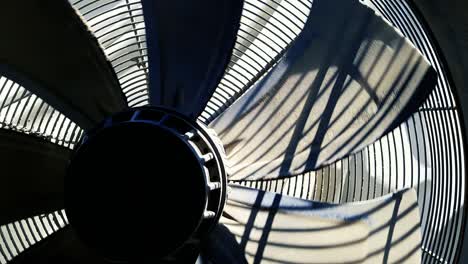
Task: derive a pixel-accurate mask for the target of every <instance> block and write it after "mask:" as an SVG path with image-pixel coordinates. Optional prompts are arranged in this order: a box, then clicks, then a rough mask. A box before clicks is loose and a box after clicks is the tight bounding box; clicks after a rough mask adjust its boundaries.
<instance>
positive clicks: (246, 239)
mask: <svg viewBox="0 0 468 264" xmlns="http://www.w3.org/2000/svg"><path fill="white" fill-rule="evenodd" d="M231 187H232V192H231V193H230V196H229V200H228V202H227V205H226V207H225V210H224V211H225V217H223V218H222V220H221V225H220V226H218V227H217V229H215V231H214V232H213V233H212V234H211V237H210V238H209V239H207V241H206V242H205V243H206V245H205V247H204V249H203V254H204V255H205V257H206V258H208V259H210V260H211V261H212V262H213V263H247V262H248V263H402V262H404V263H419V262H420V261H421V252H420V247H421V233H420V224H419V210H418V204H417V200H416V192H415V191H414V190H412V189H407V190H403V191H400V192H396V193H393V194H390V195H388V196H384V197H381V198H379V199H375V200H371V201H367V202H356V203H350V204H342V205H334V204H327V203H318V202H313V201H306V200H300V199H296V198H292V197H288V196H283V195H280V194H275V193H269V192H263V191H260V190H256V189H250V188H245V187H240V186H239V187H236V186H231ZM218 260H219V261H218ZM223 260H225V261H223ZM220 261H221V262H220Z"/></svg>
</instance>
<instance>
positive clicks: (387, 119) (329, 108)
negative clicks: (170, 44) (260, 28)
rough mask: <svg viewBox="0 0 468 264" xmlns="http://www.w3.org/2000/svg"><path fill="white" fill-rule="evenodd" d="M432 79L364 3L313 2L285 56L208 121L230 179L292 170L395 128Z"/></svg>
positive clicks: (420, 100)
mask: <svg viewBox="0 0 468 264" xmlns="http://www.w3.org/2000/svg"><path fill="white" fill-rule="evenodd" d="M337 6H339V7H340V8H337ZM436 78H437V75H436V73H435V71H434V70H433V69H432V67H431V66H430V65H429V63H428V62H427V61H426V60H425V59H424V58H423V57H422V55H421V54H420V53H419V52H418V51H417V50H416V49H415V48H414V47H413V46H412V45H411V44H410V43H409V42H408V41H407V40H406V39H405V38H404V37H403V36H401V35H400V34H399V33H398V32H396V31H395V30H394V29H393V28H392V27H391V26H390V25H388V24H387V23H386V22H385V21H384V20H382V18H380V17H378V16H377V15H375V13H374V12H373V11H372V10H371V9H370V8H368V7H366V6H364V5H362V4H361V3H359V1H351V0H316V1H314V2H313V4H312V8H311V13H310V16H309V18H308V20H307V22H306V25H305V26H304V30H303V32H302V33H301V34H300V35H299V36H298V38H297V39H296V40H295V42H293V44H292V46H291V47H290V49H289V50H288V51H287V52H286V53H285V55H284V56H283V58H282V59H281V61H280V62H279V63H278V64H277V65H276V66H275V67H274V68H273V69H272V70H271V71H270V72H269V73H268V74H267V75H266V76H265V78H264V79H262V80H261V81H260V82H258V83H257V84H256V85H255V86H254V87H252V88H251V89H249V90H248V91H247V92H246V94H244V95H243V96H242V97H240V99H239V100H237V101H236V102H235V103H234V104H233V105H232V106H231V107H230V108H229V109H228V110H226V111H225V112H224V113H223V114H221V115H220V116H219V117H218V118H217V119H216V120H214V122H212V124H210V126H211V127H212V128H214V129H215V131H216V132H217V133H218V135H219V136H220V138H221V140H222V141H223V143H224V145H225V148H226V152H227V156H228V160H229V165H230V171H229V173H230V179H231V180H241V179H247V180H258V179H267V178H270V179H272V178H278V177H287V176H291V175H297V174H301V173H304V172H306V171H311V170H315V169H317V168H319V167H321V166H324V165H327V164H331V163H333V162H334V161H336V160H337V159H339V158H342V157H344V156H346V155H348V154H350V153H352V152H356V151H358V150H360V149H362V148H363V147H365V146H367V145H368V144H370V143H372V142H374V141H375V140H377V139H378V138H379V137H381V136H382V135H383V134H384V133H386V132H388V131H389V130H391V129H393V128H395V127H396V126H398V125H399V124H400V123H401V122H403V121H404V120H406V119H407V118H408V117H409V116H410V115H411V114H412V113H413V112H414V111H416V110H417V109H418V107H419V106H420V105H421V104H422V103H423V102H424V100H425V99H426V98H427V96H428V94H429V93H430V92H431V90H432V88H434V87H435V85H436Z"/></svg>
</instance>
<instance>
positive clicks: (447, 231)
mask: <svg viewBox="0 0 468 264" xmlns="http://www.w3.org/2000/svg"><path fill="white" fill-rule="evenodd" d="M70 2H71V3H72V4H73V6H74V7H75V8H76V9H77V10H79V12H80V13H81V15H82V16H83V17H84V19H85V20H86V21H87V23H88V26H89V27H90V28H91V30H92V31H93V32H94V34H95V35H96V37H97V38H98V40H99V42H100V44H101V45H102V47H103V49H104V51H105V53H106V55H107V56H108V58H109V60H110V61H111V63H112V65H113V67H114V70H115V72H116V73H117V76H118V78H119V81H120V84H121V87H122V89H123V92H124V94H125V95H126V97H127V100H128V103H129V106H131V107H136V106H143V105H146V104H148V90H147V87H148V77H147V74H148V57H147V50H146V38H145V28H144V21H143V13H142V6H141V3H140V1H139V0H99V1H98V0H70ZM361 2H364V3H365V4H367V5H369V6H370V7H371V8H373V9H374V10H375V11H376V12H377V14H380V15H381V16H382V17H383V18H385V19H386V20H388V21H389V22H390V23H391V24H392V25H393V26H395V27H396V28H398V29H399V30H400V31H401V33H402V34H403V35H405V36H406V37H407V38H408V39H409V40H410V41H411V42H412V43H413V44H414V45H415V46H416V47H417V48H418V49H419V50H420V51H421V53H422V54H424V55H425V56H426V58H427V59H428V60H429V61H430V62H431V64H432V65H433V67H434V68H435V69H436V71H437V72H438V74H439V80H438V85H437V88H436V89H435V90H434V91H433V93H432V94H431V96H430V97H429V99H428V100H427V101H426V103H425V104H424V105H423V106H422V107H421V108H420V109H419V111H418V112H417V113H415V114H414V115H413V116H412V117H411V118H410V119H409V120H407V121H406V122H404V123H403V124H402V125H401V126H400V127H398V128H397V129H395V130H393V131H391V132H390V133H389V134H387V135H386V136H384V137H382V138H381V139H380V140H378V141H377V142H375V143H374V144H372V145H370V146H368V147H366V148H364V149H363V150H361V151H359V152H357V153H355V154H352V155H351V156H349V157H347V158H344V159H342V160H340V161H338V162H336V163H335V164H332V165H330V166H327V167H324V168H322V169H320V170H318V171H315V172H310V173H306V174H304V175H298V176H295V177H292V178H289V179H280V180H270V181H251V182H249V181H242V182H237V183H239V184H241V185H245V186H249V187H255V188H259V189H263V190H268V191H273V192H278V193H282V194H286V195H291V196H295V197H300V198H302V199H310V200H318V201H326V202H333V203H343V202H351V201H361V200H368V199H372V198H375V197H379V196H382V195H385V194H387V193H389V192H392V191H395V190H398V189H402V188H404V187H414V188H416V190H417V192H418V200H419V208H420V211H421V217H422V219H421V231H422V233H423V241H422V245H421V250H422V252H423V263H433V262H443V263H452V262H454V260H455V259H456V257H457V254H458V252H459V250H460V243H461V238H462V237H461V235H462V232H461V231H460V230H461V229H462V228H463V223H464V217H465V215H464V209H463V208H464V197H465V179H464V175H465V164H464V160H465V159H464V155H465V154H464V149H463V147H462V146H463V142H462V134H461V133H462V132H461V127H460V120H459V113H458V107H457V105H456V103H455V100H454V95H453V94H452V92H451V91H452V89H451V87H450V84H449V82H448V76H447V73H446V72H444V67H443V65H442V64H441V62H440V58H439V56H438V54H437V51H436V50H435V48H434V45H433V44H432V43H431V37H430V35H428V34H427V31H426V29H425V27H424V25H423V24H422V23H421V22H420V21H419V20H418V17H417V16H416V15H415V13H414V12H413V11H412V9H411V7H410V5H409V4H408V3H407V2H406V1H391V0H378V1H377V0H363V1H361ZM311 6H312V0H246V1H245V4H244V10H243V14H242V19H241V22H240V23H241V25H240V29H239V32H238V38H237V42H236V45H235V48H234V52H233V55H232V57H231V62H230V64H229V65H228V67H227V70H226V72H225V75H224V77H223V79H222V81H221V82H220V84H219V86H218V88H217V90H216V91H215V93H214V95H213V96H212V98H211V100H210V102H209V103H208V105H207V107H206V109H205V111H204V112H203V113H202V115H201V116H200V117H199V121H201V122H204V123H209V122H210V121H211V120H213V119H214V118H215V117H216V116H217V115H218V114H219V113H221V112H222V111H223V110H224V109H226V108H227V107H228V106H229V105H230V104H232V103H233V102H234V101H235V100H236V99H237V98H238V97H239V96H241V95H242V93H243V92H244V91H245V90H246V89H247V88H248V87H250V86H251V85H252V84H254V83H255V82H257V81H258V80H259V79H260V78H261V77H262V76H264V74H265V73H266V72H268V70H269V69H271V67H272V66H273V65H274V64H275V63H276V62H277V61H278V60H279V59H280V58H281V55H282V54H283V53H284V51H285V49H286V48H287V47H288V46H289V45H290V43H291V42H292V41H293V39H294V38H295V37H296V36H297V35H298V34H299V33H300V31H301V29H302V27H303V26H304V23H305V21H306V19H307V15H308V12H309V9H310V7H311ZM0 126H1V127H2V128H4V129H13V130H17V131H21V132H24V133H30V134H35V135H37V136H40V137H43V138H46V139H48V140H50V141H52V142H54V143H56V144H59V145H62V146H65V147H69V148H73V147H74V145H75V143H76V142H77V141H78V140H79V139H80V137H81V135H82V133H83V131H82V130H81V128H79V127H78V126H77V125H76V124H74V123H73V122H72V121H70V120H69V119H68V118H66V117H65V116H64V115H63V114H61V113H59V112H58V111H57V110H55V109H53V108H52V107H51V106H49V105H48V104H46V103H45V102H44V101H43V100H42V99H41V98H39V97H37V96H36V95H34V94H32V93H31V92H29V91H28V90H27V87H21V86H20V85H19V84H17V83H14V82H12V81H11V80H8V79H6V78H5V77H0ZM67 223H68V221H67V218H66V215H65V212H64V211H59V212H52V213H50V214H44V215H41V216H36V217H33V218H29V219H24V220H21V221H18V222H15V223H11V224H8V225H5V226H1V227H0V237H1V239H0V262H1V263H6V262H7V261H8V260H10V259H11V258H13V257H14V256H16V255H17V254H19V253H20V252H22V251H23V250H24V249H26V248H28V247H29V246H31V245H32V244H34V243H36V242H37V241H40V240H42V239H44V238H45V237H46V236H47V235H50V234H51V233H52V232H54V231H56V230H58V229H59V228H61V227H63V226H64V225H66V224H67Z"/></svg>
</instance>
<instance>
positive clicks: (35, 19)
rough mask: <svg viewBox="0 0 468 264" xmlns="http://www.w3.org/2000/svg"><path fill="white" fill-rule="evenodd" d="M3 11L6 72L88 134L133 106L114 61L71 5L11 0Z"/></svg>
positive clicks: (0, 50)
mask: <svg viewBox="0 0 468 264" xmlns="http://www.w3.org/2000/svg"><path fill="white" fill-rule="evenodd" d="M2 12H3V14H2V16H1V17H0V34H1V35H2V36H4V38H3V39H2V41H1V42H0V73H2V74H4V75H5V76H7V77H8V78H10V79H12V80H15V81H17V82H18V83H20V84H21V85H23V86H25V87H28V89H30V90H31V91H32V92H34V93H36V94H37V95H38V96H40V97H41V98H43V99H44V100H46V101H47V102H48V103H49V104H50V105H52V106H53V107H55V108H56V109H57V110H59V111H61V112H62V113H65V114H66V115H67V116H68V117H69V118H70V119H72V120H73V121H74V122H76V123H77V124H78V125H79V126H81V127H82V128H84V129H89V128H91V127H93V126H94V125H95V124H96V123H97V122H99V121H101V120H102V119H103V118H104V117H106V116H108V115H110V114H112V113H115V112H118V111H121V110H122V109H124V108H126V107H127V103H126V99H125V96H124V95H123V92H122V90H121V89H120V85H119V82H118V79H117V76H116V74H115V72H114V70H113V69H112V66H111V64H110V62H109V61H108V60H107V58H106V56H105V55H104V53H103V51H102V50H101V48H100V46H99V43H98V41H97V39H96V38H95V37H94V36H93V35H92V33H91V32H90V31H89V29H88V28H87V27H86V25H85V24H84V23H83V21H82V20H81V18H80V17H79V16H78V15H77V13H76V11H75V10H74V9H73V8H72V7H71V5H70V4H69V3H68V1H66V0H54V1H42V0H18V1H8V2H5V3H4V4H3V5H2Z"/></svg>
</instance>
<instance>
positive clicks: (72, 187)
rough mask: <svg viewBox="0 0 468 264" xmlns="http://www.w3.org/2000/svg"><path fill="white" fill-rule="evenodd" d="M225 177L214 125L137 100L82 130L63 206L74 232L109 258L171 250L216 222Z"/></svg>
mask: <svg viewBox="0 0 468 264" xmlns="http://www.w3.org/2000/svg"><path fill="white" fill-rule="evenodd" d="M226 178H227V177H226V172H225V167H224V150H223V147H222V145H221V144H220V141H219V139H218V138H217V137H216V135H215V134H214V131H212V130H210V129H207V128H206V127H204V126H203V125H202V124H200V123H198V122H195V121H192V120H190V119H189V118H187V117H185V116H183V115H181V114H179V113H177V112H175V111H172V110H169V109H165V108H158V107H143V108H135V109H131V110H128V111H125V112H121V113H118V114H116V115H114V116H112V117H110V118H108V119H106V120H105V121H103V122H102V123H101V124H100V125H99V126H98V127H96V128H95V129H93V130H92V131H89V132H88V133H87V134H86V135H85V136H84V137H83V139H82V141H81V143H80V145H79V146H78V147H77V149H76V151H75V153H74V156H73V158H72V160H71V162H70V166H69V169H68V174H67V177H66V179H65V208H66V212H67V216H68V219H69V221H70V224H71V226H72V227H73V228H74V230H75V231H76V232H77V235H78V237H79V238H80V239H81V240H82V241H83V242H84V243H85V244H86V245H87V246H89V247H90V248H91V249H93V250H94V251H95V252H96V253H97V254H99V255H101V256H103V257H104V258H106V259H109V260H113V261H124V262H125V261H131V260H160V259H170V258H176V257H177V255H180V254H186V253H184V252H185V251H188V252H191V250H190V249H191V248H196V247H197V246H198V242H199V241H200V239H202V238H203V237H204V236H205V235H206V234H208V233H209V231H210V230H211V229H212V228H213V227H214V225H215V224H216V223H217V222H218V220H219V218H220V216H221V213H222V210H223V207H224V203H225V200H226V184H227V183H226V181H227V180H226Z"/></svg>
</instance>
